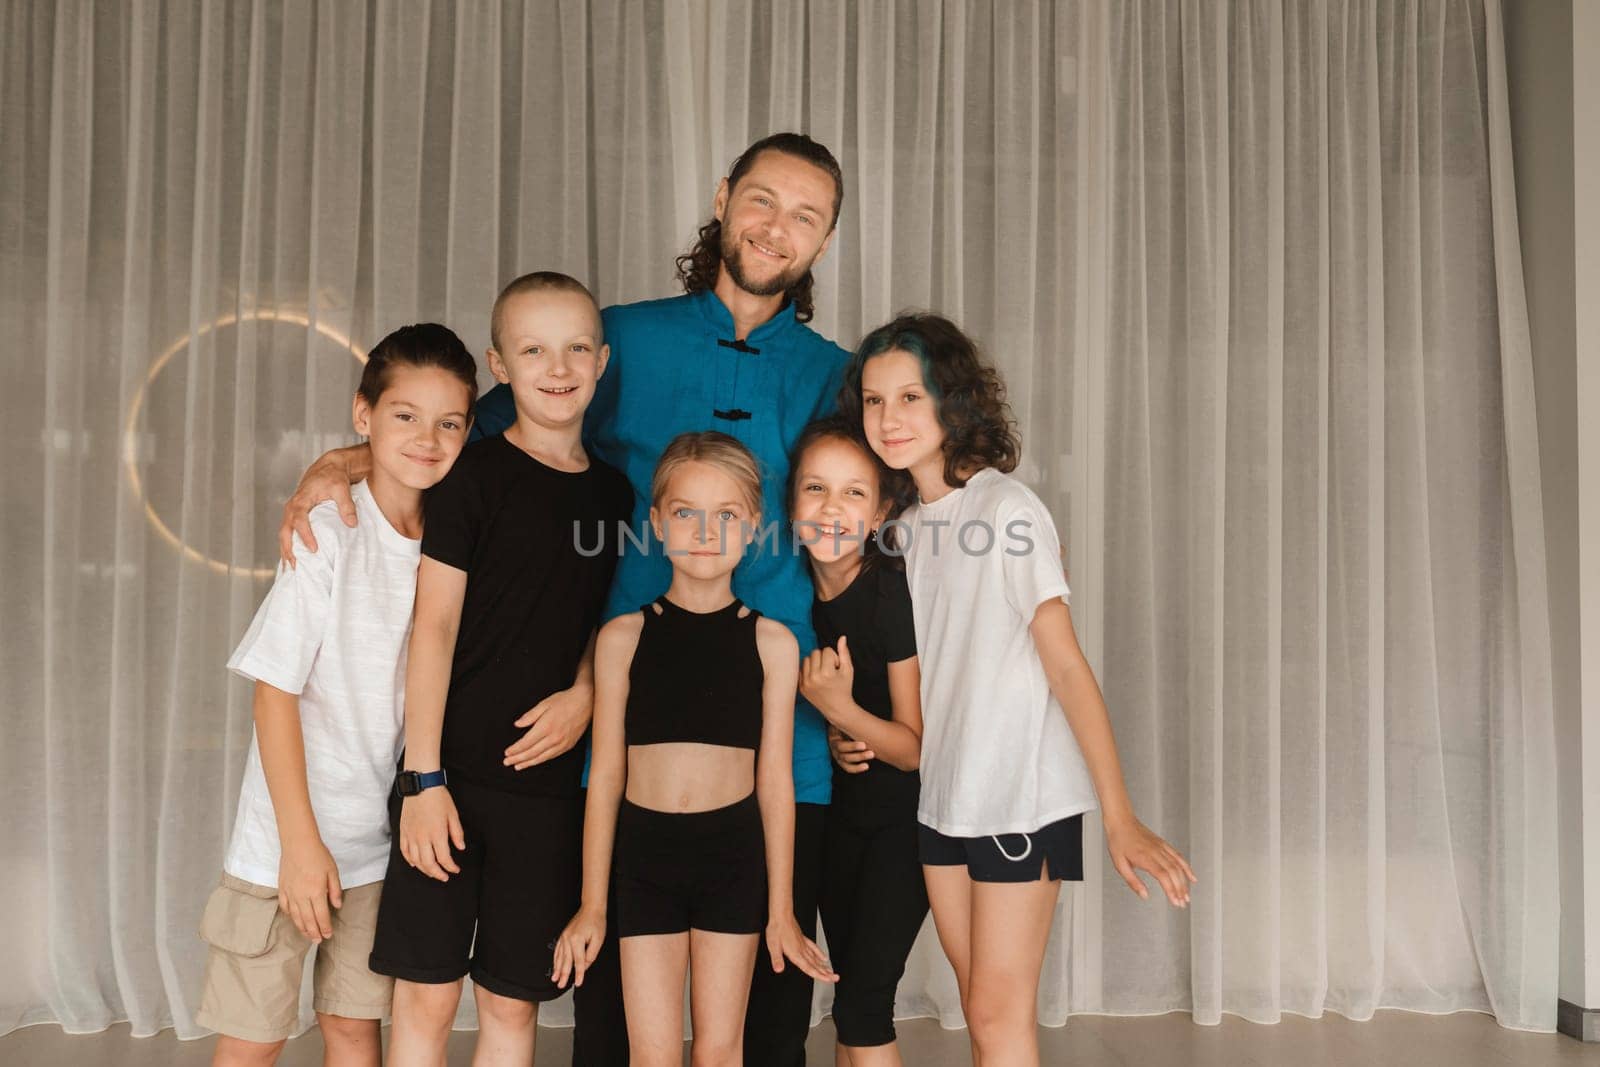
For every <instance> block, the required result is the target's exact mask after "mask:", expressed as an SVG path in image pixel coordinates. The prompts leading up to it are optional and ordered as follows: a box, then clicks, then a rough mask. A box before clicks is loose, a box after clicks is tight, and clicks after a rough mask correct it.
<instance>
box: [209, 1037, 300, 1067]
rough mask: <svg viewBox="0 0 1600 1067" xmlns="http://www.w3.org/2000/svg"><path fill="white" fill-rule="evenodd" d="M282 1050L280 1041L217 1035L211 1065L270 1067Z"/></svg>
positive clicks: (223, 1066) (219, 1066)
mask: <svg viewBox="0 0 1600 1067" xmlns="http://www.w3.org/2000/svg"><path fill="white" fill-rule="evenodd" d="M281 1051H283V1042H282V1041H246V1040H245V1039H244V1038H242V1037H229V1036H228V1035H227V1034H218V1035H217V1047H216V1050H215V1051H214V1052H212V1054H211V1067H272V1064H274V1063H277V1062H278V1053H279V1052H281Z"/></svg>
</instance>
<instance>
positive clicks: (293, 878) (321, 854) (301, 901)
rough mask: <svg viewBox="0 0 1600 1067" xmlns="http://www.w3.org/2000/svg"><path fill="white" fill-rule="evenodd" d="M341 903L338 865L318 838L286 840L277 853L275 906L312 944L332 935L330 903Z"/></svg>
mask: <svg viewBox="0 0 1600 1067" xmlns="http://www.w3.org/2000/svg"><path fill="white" fill-rule="evenodd" d="M330 904H331V905H332V906H333V907H335V908H342V907H344V891H343V890H342V889H341V888H340V885H339V865H338V864H336V863H335V862H334V861H333V853H331V852H329V851H328V846H327V845H324V844H323V843H322V839H321V838H313V839H311V840H306V841H286V842H284V843H283V848H282V850H281V852H280V855H279V857H278V907H279V908H280V909H281V910H282V911H283V913H284V914H285V915H287V916H289V918H290V920H291V921H293V923H294V925H295V927H296V928H297V929H298V930H299V931H300V932H301V933H302V934H304V935H305V936H306V938H307V940H309V941H311V942H312V943H313V944H320V943H321V942H323V941H325V940H326V939H328V938H330V937H332V936H333V915H332V913H331V912H330V911H329V910H328V907H329V905H330Z"/></svg>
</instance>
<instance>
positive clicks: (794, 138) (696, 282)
mask: <svg viewBox="0 0 1600 1067" xmlns="http://www.w3.org/2000/svg"><path fill="white" fill-rule="evenodd" d="M767 151H773V152H783V153H784V154H786V155H791V156H794V157H795V158H797V159H803V160H805V161H806V162H807V163H810V164H813V165H814V166H817V167H820V168H821V169H822V170H824V171H826V172H827V174H828V176H829V177H830V178H832V179H833V218H832V220H831V221H830V222H829V223H828V230H829V232H830V233H831V232H832V231H833V228H834V227H835V226H837V225H838V224H839V208H840V207H841V206H843V204H844V173H843V172H842V171H841V170H840V169H839V161H838V160H837V159H835V158H833V153H832V152H830V151H828V149H827V148H826V147H825V146H824V145H821V144H819V143H817V142H816V141H813V140H812V139H811V138H809V137H807V136H806V135H805V134H803V133H774V134H771V135H769V136H767V137H763V138H761V140H759V141H757V142H756V143H755V144H753V145H751V146H750V147H749V148H746V149H745V150H744V152H743V153H742V154H741V155H740V156H739V158H738V159H736V160H734V161H733V166H732V168H730V169H729V171H728V192H729V193H730V194H732V192H733V190H734V187H735V186H737V185H738V184H739V179H740V178H743V177H744V176H745V174H746V173H747V172H748V171H749V170H750V168H751V167H752V166H753V165H754V164H755V161H756V157H757V156H759V155H761V153H763V152H767ZM677 262H678V281H680V282H682V283H683V291H684V292H686V293H700V292H705V291H706V290H708V289H711V288H713V287H714V286H715V285H716V284H717V270H718V268H719V267H721V266H722V223H721V221H720V220H718V219H716V218H713V219H712V220H711V221H710V222H707V223H706V224H705V225H704V226H702V227H700V232H699V234H698V236H697V237H696V238H695V242H694V247H693V248H691V249H689V251H687V252H685V253H684V254H683V255H681V256H679V257H678V261H677ZM815 285H816V278H814V277H813V276H812V273H811V271H809V270H808V271H806V272H805V274H804V275H803V276H801V278H800V280H799V281H797V282H795V283H794V284H793V285H791V286H790V287H789V288H788V289H787V290H786V291H785V292H784V294H783V296H784V299H785V300H787V301H788V302H789V303H791V304H793V305H794V317H795V318H796V319H799V320H800V321H801V322H810V321H811V316H812V314H813V312H814V311H815V310H816V308H815V305H814V302H813V300H812V296H811V291H812V289H813V288H814V287H815Z"/></svg>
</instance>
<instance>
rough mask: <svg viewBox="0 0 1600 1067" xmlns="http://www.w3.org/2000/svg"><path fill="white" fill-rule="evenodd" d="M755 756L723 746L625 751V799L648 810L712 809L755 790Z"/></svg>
mask: <svg viewBox="0 0 1600 1067" xmlns="http://www.w3.org/2000/svg"><path fill="white" fill-rule="evenodd" d="M755 787H756V754H755V753H754V752H751V751H750V750H749V749H745V748H731V747H729V746H728V745H703V744H699V743H698V742H692V741H673V742H668V743H666V744H659V745H630V746H629V747H628V788H627V798H628V801H629V802H630V803H632V804H637V805H638V806H639V807H641V808H649V809H651V810H652V811H670V812H678V813H682V812H691V811H711V810H713V809H715V808H725V807H727V806H728V805H729V804H734V803H737V802H739V801H741V800H743V799H744V798H745V797H747V796H749V795H750V794H751V793H752V792H754V791H755Z"/></svg>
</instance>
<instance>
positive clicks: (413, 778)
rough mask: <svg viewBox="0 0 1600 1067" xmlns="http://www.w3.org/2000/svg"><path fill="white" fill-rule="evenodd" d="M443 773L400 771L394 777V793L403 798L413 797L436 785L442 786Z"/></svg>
mask: <svg viewBox="0 0 1600 1067" xmlns="http://www.w3.org/2000/svg"><path fill="white" fill-rule="evenodd" d="M444 784H445V779H444V771H442V770H440V771H429V772H427V773H426V774H421V773H418V772H417V771H401V772H400V773H399V774H397V775H395V778H394V788H395V792H397V793H399V794H400V795H401V796H403V797H414V796H416V795H417V794H418V793H420V792H422V791H423V790H424V789H432V788H433V787H434V786H436V785H444Z"/></svg>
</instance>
